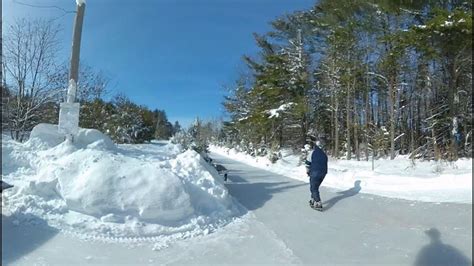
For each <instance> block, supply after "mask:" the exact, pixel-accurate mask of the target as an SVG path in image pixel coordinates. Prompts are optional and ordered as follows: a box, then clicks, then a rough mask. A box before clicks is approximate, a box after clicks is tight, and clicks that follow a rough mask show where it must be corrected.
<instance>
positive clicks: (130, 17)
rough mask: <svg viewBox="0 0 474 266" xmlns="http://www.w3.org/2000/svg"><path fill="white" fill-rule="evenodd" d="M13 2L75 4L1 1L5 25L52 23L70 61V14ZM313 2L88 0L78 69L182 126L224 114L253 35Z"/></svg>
mask: <svg viewBox="0 0 474 266" xmlns="http://www.w3.org/2000/svg"><path fill="white" fill-rule="evenodd" d="M18 2H21V3H27V4H32V5H41V6H51V5H54V6H58V7H61V8H63V9H65V10H75V1H74V0H3V22H4V24H8V23H9V22H11V21H12V19H15V18H21V17H43V18H58V19H57V20H56V21H57V22H58V23H59V24H61V26H62V29H63V30H62V32H61V35H60V38H61V43H62V50H61V57H62V59H63V60H64V61H66V60H68V58H69V53H70V44H71V36H72V25H73V18H74V14H64V12H63V11H61V10H59V9H57V8H33V7H29V6H25V5H21V4H19V3H18ZM314 2H315V1H314V0H87V5H86V13H85V20H84V28H83V36H82V45H81V62H83V63H86V64H87V65H89V66H91V67H93V68H94V69H95V70H101V71H103V72H104V73H105V74H106V76H107V77H109V78H110V79H111V83H110V87H109V90H110V96H113V95H114V94H116V93H117V92H122V93H124V94H125V95H127V96H129V97H130V98H131V99H132V100H133V101H134V102H136V103H138V104H144V105H146V106H148V107H149V108H151V109H155V108H158V109H164V110H165V111H166V113H167V115H168V119H169V120H170V121H171V122H174V121H175V120H178V121H179V122H180V123H181V124H182V125H184V126H187V125H188V124H189V123H190V122H191V121H192V120H193V119H194V118H195V117H197V116H199V117H200V118H203V119H210V118H218V117H221V116H222V115H223V113H224V111H223V108H222V104H221V102H222V100H223V95H225V94H226V91H225V90H224V89H223V87H224V85H232V84H233V82H234V81H235V80H236V79H237V77H238V73H239V71H241V70H242V69H243V63H242V60H241V58H242V55H244V54H247V55H255V54H256V53H257V51H258V50H257V48H256V45H255V42H254V40H253V36H252V33H253V32H257V33H265V32H267V31H268V30H270V24H269V22H270V21H271V20H273V19H274V18H276V17H278V16H281V15H283V14H287V13H291V12H293V11H296V10H303V9H308V8H311V7H312V5H313V4H314ZM63 15H64V16H63ZM4 27H5V25H4ZM79 82H80V81H79Z"/></svg>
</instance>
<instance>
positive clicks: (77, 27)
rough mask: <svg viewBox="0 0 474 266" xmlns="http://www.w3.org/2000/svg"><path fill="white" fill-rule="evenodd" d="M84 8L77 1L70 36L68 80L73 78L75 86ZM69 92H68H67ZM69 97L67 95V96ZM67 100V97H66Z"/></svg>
mask: <svg viewBox="0 0 474 266" xmlns="http://www.w3.org/2000/svg"><path fill="white" fill-rule="evenodd" d="M85 9H86V3H85V2H81V1H78V4H77V13H76V19H75V21H74V32H73V38H72V52H71V68H70V72H69V81H71V79H72V80H74V83H75V84H74V85H75V86H77V82H78V78H79V54H80V51H81V35H82V23H83V21H84V12H85ZM68 94H69V93H68ZM72 94H73V95H71V96H72V97H73V98H72V100H73V101H75V99H76V92H75V91H74V92H72ZM68 98H69V97H68ZM68 102H69V99H68Z"/></svg>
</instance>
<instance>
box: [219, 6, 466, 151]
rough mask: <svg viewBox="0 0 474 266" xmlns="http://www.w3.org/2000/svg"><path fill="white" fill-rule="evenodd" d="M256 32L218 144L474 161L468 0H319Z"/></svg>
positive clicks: (229, 99) (253, 148) (250, 148)
mask: <svg viewBox="0 0 474 266" xmlns="http://www.w3.org/2000/svg"><path fill="white" fill-rule="evenodd" d="M272 28H273V29H272V31H270V32H268V33H267V34H264V35H255V40H256V43H257V45H258V47H259V48H260V54H259V56H258V57H257V58H251V57H249V56H245V57H244V61H245V62H246V64H247V66H248V69H249V73H251V74H250V75H243V76H242V77H241V78H240V79H239V80H238V81H237V82H236V84H235V86H233V89H232V93H231V94H230V95H228V96H227V97H225V100H224V103H223V104H224V107H225V109H226V111H227V113H228V114H229V116H230V120H229V121H226V122H224V124H223V129H222V132H221V134H220V141H221V142H223V143H227V144H228V145H230V146H237V147H239V148H241V149H242V150H245V151H247V152H249V153H252V154H269V153H270V154H271V153H274V152H276V151H278V150H279V149H281V148H292V149H294V150H299V149H300V148H301V147H302V146H303V144H304V143H305V140H306V139H307V137H308V135H314V136H316V137H318V138H320V139H322V140H324V144H325V148H326V149H327V150H328V151H329V153H330V154H331V155H332V156H334V157H344V158H347V159H352V158H355V159H357V160H360V159H368V158H369V157H370V156H371V155H375V156H389V157H390V158H392V159H393V158H394V157H395V156H396V155H397V154H409V155H410V156H411V158H423V159H436V160H438V159H448V160H456V159H457V158H458V157H459V156H472V118H473V110H472V2H471V1H431V0H429V1H428V0H421V1H385V0H381V1H373V0H372V1H370V0H355V1H345V0H321V1H318V2H317V4H315V5H314V7H313V8H312V9H310V10H306V11H300V12H295V13H293V14H290V15H286V16H284V17H281V18H278V19H276V20H275V21H273V22H272Z"/></svg>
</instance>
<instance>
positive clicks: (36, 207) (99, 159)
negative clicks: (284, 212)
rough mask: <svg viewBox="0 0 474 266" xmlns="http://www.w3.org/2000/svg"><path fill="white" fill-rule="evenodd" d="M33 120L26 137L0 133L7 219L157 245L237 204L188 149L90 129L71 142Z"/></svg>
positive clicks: (229, 213)
mask: <svg viewBox="0 0 474 266" xmlns="http://www.w3.org/2000/svg"><path fill="white" fill-rule="evenodd" d="M63 139H64V137H63V136H61V135H59V134H58V133H57V127H56V126H54V125H49V124H40V125H38V126H37V127H35V129H34V130H33V131H32V133H31V137H30V139H29V140H28V141H27V142H26V143H18V142H15V141H13V140H11V139H9V137H8V136H7V135H3V139H2V158H3V160H2V179H3V180H4V181H6V182H8V183H10V184H13V185H14V188H12V189H9V190H7V191H5V192H4V193H3V195H2V198H3V202H2V205H3V206H2V214H3V215H5V216H7V217H10V218H11V219H12V221H11V222H12V224H13V225H17V226H20V225H24V224H27V225H28V224H30V225H35V224H39V223H46V224H47V225H48V226H49V227H51V228H53V229H55V230H58V231H60V232H62V233H66V234H70V235H73V236H74V237H76V238H80V239H84V240H89V239H90V240H94V239H95V240H100V241H106V242H107V241H108V242H124V243H134V242H137V241H141V242H143V241H148V242H152V243H154V244H155V247H156V248H160V247H162V246H163V245H166V244H167V243H169V242H170V241H172V240H175V239H185V238H189V237H193V236H198V235H205V234H208V233H210V232H212V231H215V230H216V229H217V228H219V227H222V226H224V225H226V224H228V223H229V222H231V221H232V220H233V219H234V217H235V216H236V215H239V214H241V213H242V212H243V211H244V210H243V208H242V207H241V206H240V205H239V204H238V203H237V202H236V201H235V200H234V199H233V198H232V197H231V196H229V194H228V191H227V189H226V188H225V186H224V182H223V181H222V178H221V177H220V176H219V175H218V173H217V172H216V171H215V170H214V169H213V168H212V167H211V166H209V164H207V163H206V162H205V161H204V160H203V159H202V158H201V157H200V156H199V155H198V154H197V153H196V152H194V151H189V150H188V151H183V150H182V149H181V148H180V147H179V146H177V145H174V144H170V143H168V142H153V143H151V144H143V145H115V144H114V143H113V142H112V141H111V140H110V139H109V138H108V137H107V136H105V135H103V134H102V133H100V132H99V131H97V130H91V129H81V130H80V131H79V133H78V134H77V135H76V136H75V137H74V142H73V143H72V142H69V141H63Z"/></svg>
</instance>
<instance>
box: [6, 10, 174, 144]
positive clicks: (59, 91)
mask: <svg viewBox="0 0 474 266" xmlns="http://www.w3.org/2000/svg"><path fill="white" fill-rule="evenodd" d="M5 28H6V30H5V31H4V33H5V35H4V37H3V40H2V42H3V43H2V45H3V49H2V82H1V84H2V86H1V91H2V132H9V133H10V134H11V137H12V138H13V139H15V140H18V141H24V140H25V139H26V138H27V137H28V134H29V132H30V131H31V130H32V128H33V127H34V126H35V125H37V124H39V123H52V124H57V123H58V117H59V104H60V102H64V101H65V98H66V88H67V85H68V68H67V64H65V63H62V64H61V63H58V62H60V61H61V59H60V58H59V55H58V51H59V49H60V42H59V40H58V33H59V31H60V27H59V25H57V24H55V23H54V22H52V21H48V20H42V19H36V20H28V19H20V20H17V21H15V22H14V23H12V24H11V25H6V27H5ZM108 83H109V79H108V78H107V77H106V76H105V75H104V74H103V73H102V72H100V71H96V70H94V69H93V68H92V67H89V66H86V65H84V64H81V67H80V71H79V84H78V95H77V101H78V102H80V104H81V110H80V117H79V126H80V127H83V128H95V129H98V130H100V131H102V132H103V133H105V134H107V135H109V136H110V137H111V138H112V139H113V140H114V141H115V142H117V143H142V142H144V141H150V140H151V139H169V138H170V137H171V136H172V135H174V134H175V133H176V132H178V131H180V130H181V126H180V125H179V123H178V122H177V121H176V122H175V123H174V124H171V123H170V122H169V121H168V118H167V115H166V112H165V111H164V110H158V109H155V110H150V109H149V108H148V107H146V106H143V105H138V104H136V103H134V102H132V101H131V100H130V99H129V98H128V97H126V96H124V95H122V94H118V95H116V96H114V97H112V98H111V99H110V100H106V99H105V97H106V94H108V91H107V86H108Z"/></svg>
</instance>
